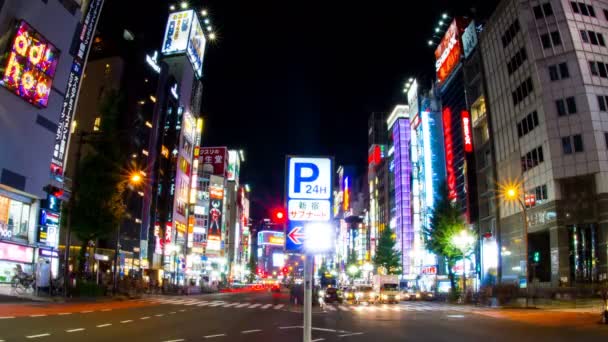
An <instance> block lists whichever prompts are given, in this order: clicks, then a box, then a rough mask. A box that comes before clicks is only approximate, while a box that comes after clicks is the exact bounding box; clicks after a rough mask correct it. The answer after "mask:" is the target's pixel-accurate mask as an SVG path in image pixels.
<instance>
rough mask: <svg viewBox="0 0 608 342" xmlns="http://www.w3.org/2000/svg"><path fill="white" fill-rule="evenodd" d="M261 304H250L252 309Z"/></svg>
mask: <svg viewBox="0 0 608 342" xmlns="http://www.w3.org/2000/svg"><path fill="white" fill-rule="evenodd" d="M260 305H262V304H260V303H256V304H253V305H250V306H249V308H250V309H253V308H257V307H258V306H260Z"/></svg>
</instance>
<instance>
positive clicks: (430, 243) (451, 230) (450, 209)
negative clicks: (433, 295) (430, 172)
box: [422, 184, 466, 289]
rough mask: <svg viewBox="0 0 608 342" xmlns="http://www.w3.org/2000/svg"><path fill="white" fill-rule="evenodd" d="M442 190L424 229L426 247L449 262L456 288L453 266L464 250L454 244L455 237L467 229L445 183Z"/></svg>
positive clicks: (449, 271)
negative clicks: (428, 222)
mask: <svg viewBox="0 0 608 342" xmlns="http://www.w3.org/2000/svg"><path fill="white" fill-rule="evenodd" d="M440 191H441V192H440V195H439V198H438V201H437V203H436V204H435V208H434V209H433V212H432V216H431V220H430V225H429V226H427V227H423V228H422V231H423V236H424V243H425V246H426V248H427V249H428V250H429V251H431V252H433V253H435V254H436V255H437V256H439V257H441V258H443V259H444V260H445V263H447V266H448V277H449V279H450V285H451V287H452V289H456V284H455V281H454V273H453V272H452V268H453V267H454V265H455V264H456V261H457V260H458V259H460V258H462V252H461V251H460V250H459V249H458V248H457V247H456V246H455V245H454V240H453V238H454V236H455V235H456V234H459V233H460V232H461V231H462V230H463V229H465V227H466V224H465V221H464V219H463V216H462V211H461V210H460V208H459V207H458V206H457V205H456V204H454V203H452V201H451V200H450V199H449V196H448V189H447V185H446V184H443V185H442V186H441V187H440Z"/></svg>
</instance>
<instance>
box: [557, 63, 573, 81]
mask: <svg viewBox="0 0 608 342" xmlns="http://www.w3.org/2000/svg"><path fill="white" fill-rule="evenodd" d="M559 73H560V77H561V78H562V79H563V78H569V77H570V71H569V70H568V63H565V62H564V63H559Z"/></svg>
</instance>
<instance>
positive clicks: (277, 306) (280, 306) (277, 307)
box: [274, 304, 285, 310]
mask: <svg viewBox="0 0 608 342" xmlns="http://www.w3.org/2000/svg"><path fill="white" fill-rule="evenodd" d="M284 306H285V305H283V304H277V305H275V306H274V309H275V310H278V309H280V308H282V307H284Z"/></svg>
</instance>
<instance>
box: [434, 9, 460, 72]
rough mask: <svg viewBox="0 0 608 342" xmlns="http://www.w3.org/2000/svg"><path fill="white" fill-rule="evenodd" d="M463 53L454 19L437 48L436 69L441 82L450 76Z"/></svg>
mask: <svg viewBox="0 0 608 342" xmlns="http://www.w3.org/2000/svg"><path fill="white" fill-rule="evenodd" d="M461 54H462V47H461V44H460V32H459V29H458V24H457V22H456V19H454V21H452V24H451V25H450V27H449V28H448V30H447V31H446V33H445V35H444V36H443V40H441V43H440V44H439V46H437V49H436V50H435V59H436V60H437V61H436V62H435V71H436V72H437V80H438V81H439V83H442V82H443V81H444V80H445V79H446V78H447V77H448V76H450V73H451V72H452V70H454V67H455V66H456V64H458V62H459V61H460V55H461Z"/></svg>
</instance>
